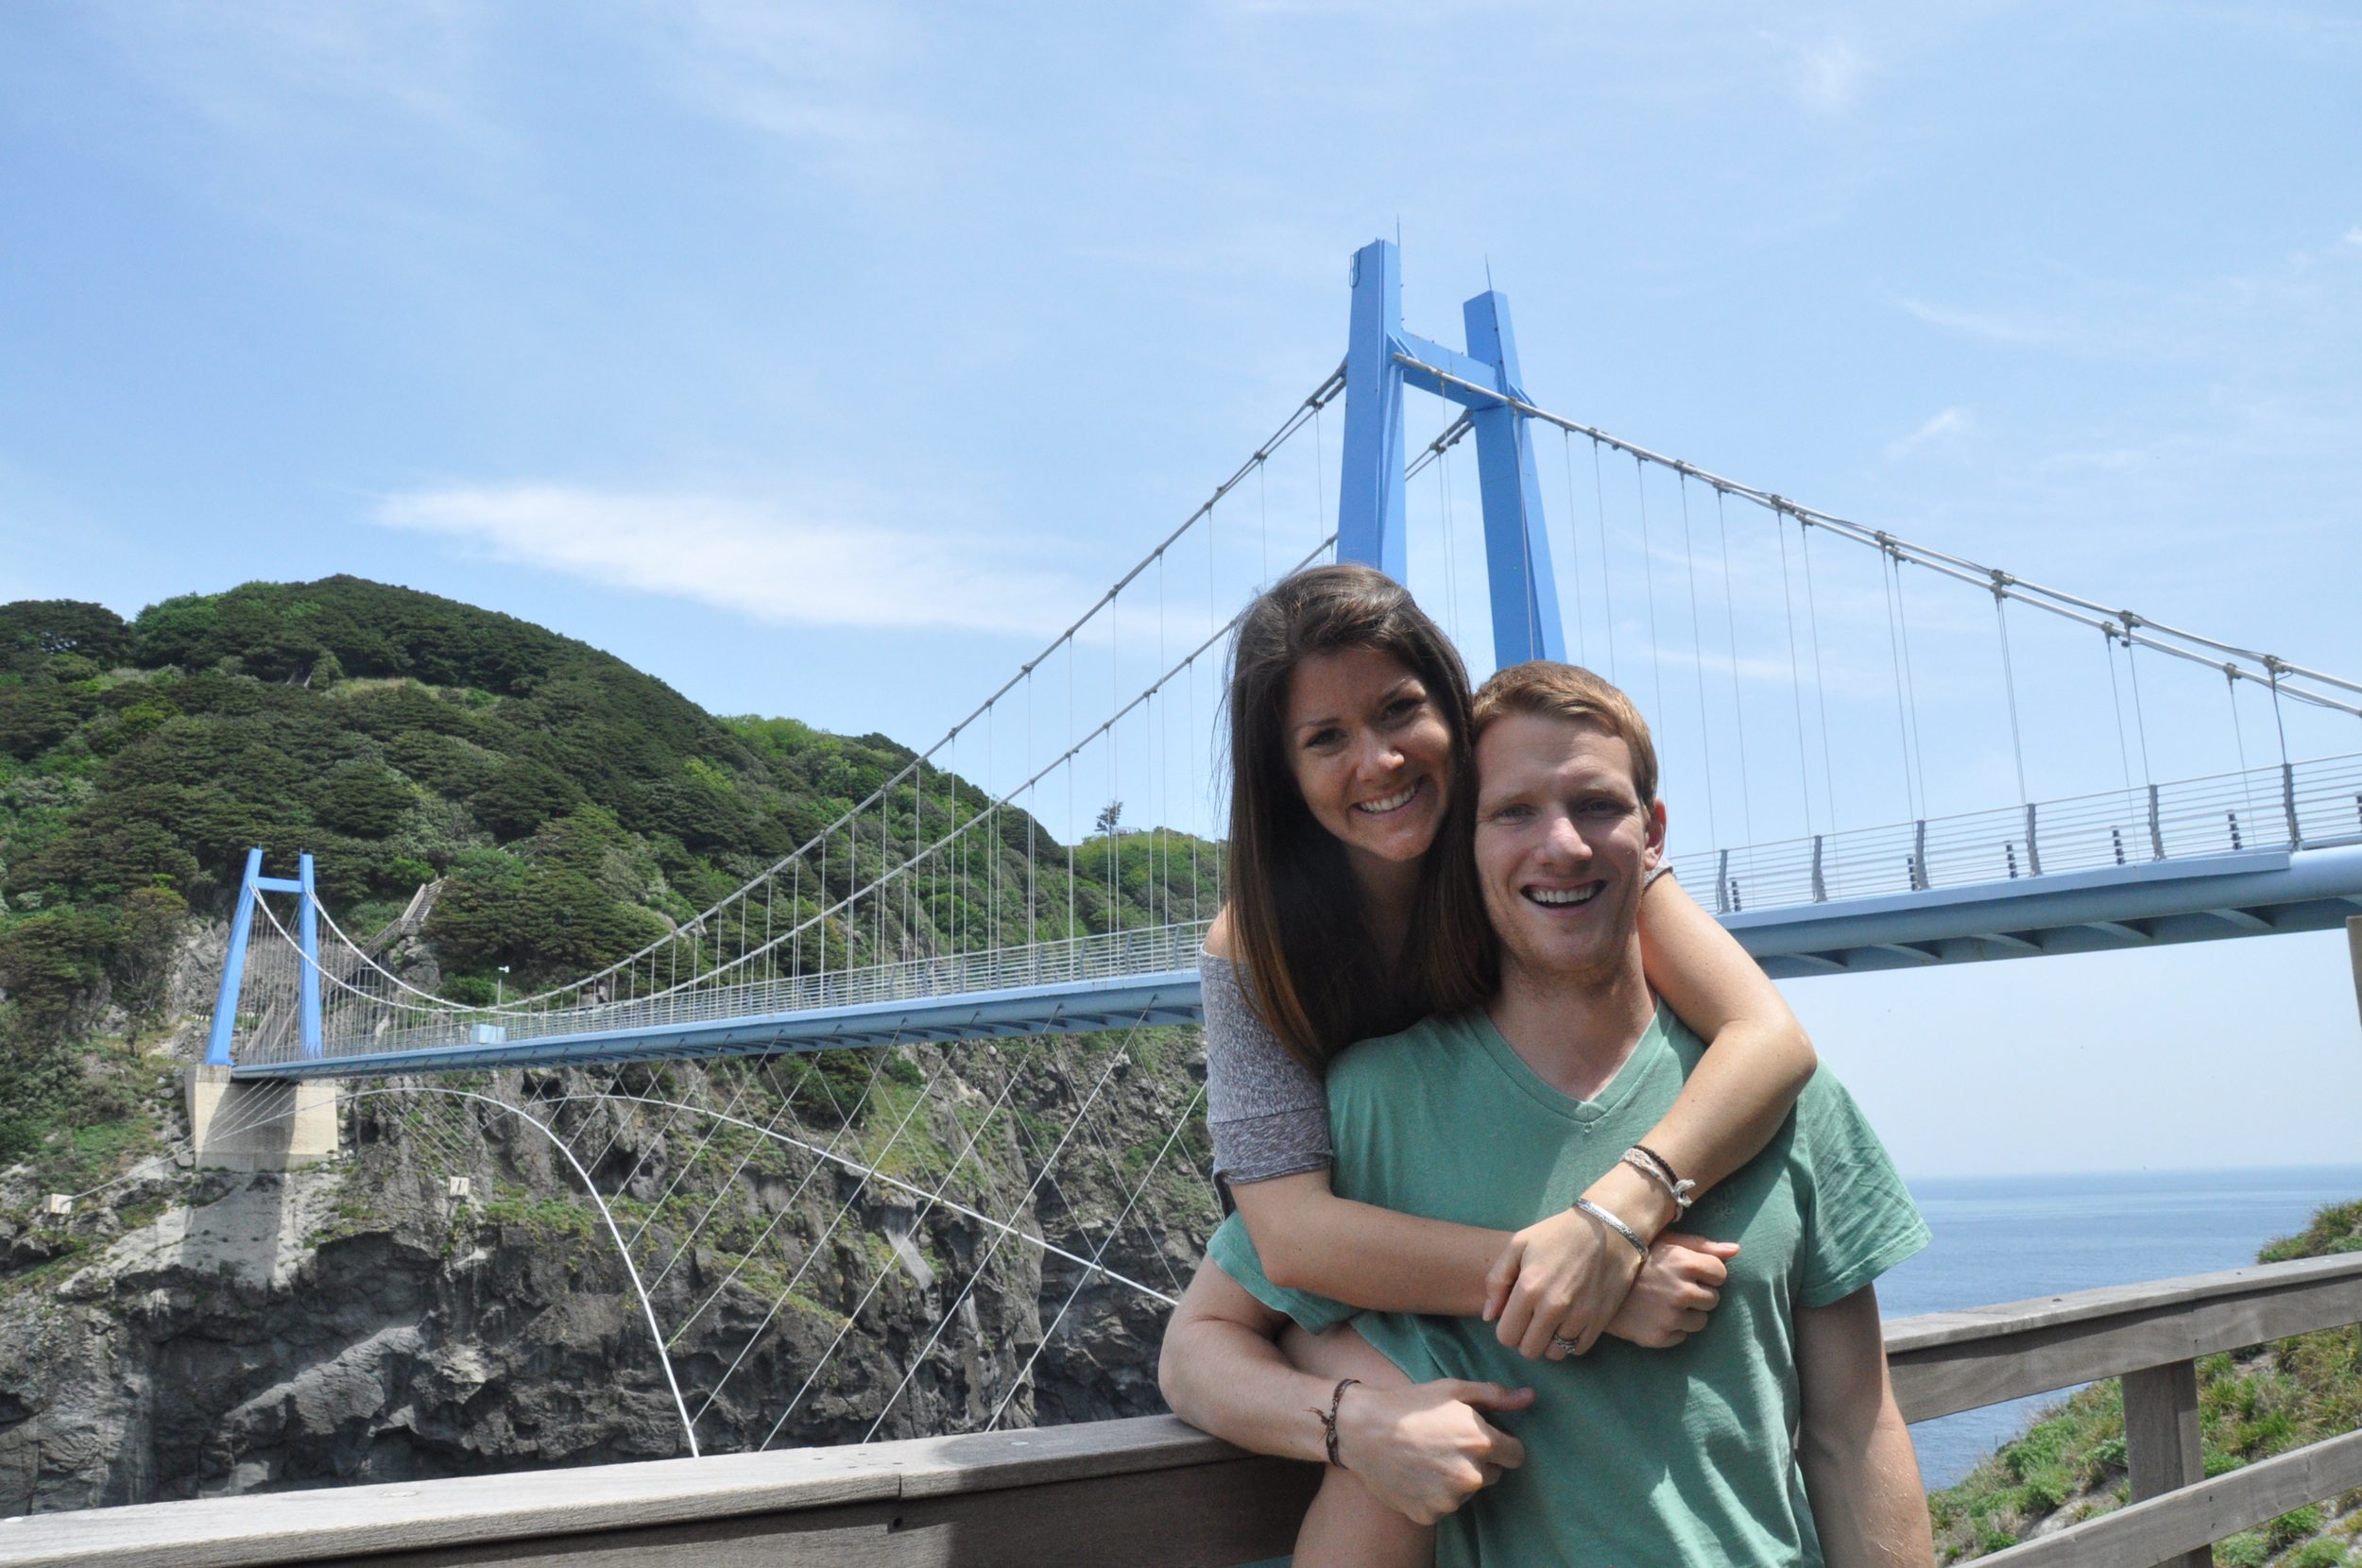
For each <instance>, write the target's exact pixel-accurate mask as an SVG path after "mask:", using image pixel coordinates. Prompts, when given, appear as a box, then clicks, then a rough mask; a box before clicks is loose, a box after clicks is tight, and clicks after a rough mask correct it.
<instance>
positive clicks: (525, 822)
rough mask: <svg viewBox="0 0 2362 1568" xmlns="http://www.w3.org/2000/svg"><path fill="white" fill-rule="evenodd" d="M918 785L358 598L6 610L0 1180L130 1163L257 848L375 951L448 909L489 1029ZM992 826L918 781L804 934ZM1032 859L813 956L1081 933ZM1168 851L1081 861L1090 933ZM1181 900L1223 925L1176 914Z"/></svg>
mask: <svg viewBox="0 0 2362 1568" xmlns="http://www.w3.org/2000/svg"><path fill="white" fill-rule="evenodd" d="M912 755H913V754H912V753H911V752H910V751H909V750H908V749H907V748H905V747H903V746H900V745H899V744H897V743H895V742H894V741H888V740H887V739H885V738H884V737H883V736H880V735H869V736H862V737H858V738H852V737H845V736H838V735H830V734H826V733H823V732H821V731H818V730H814V729H813V728H811V727H809V726H807V725H804V724H798V723H796V721H794V720H792V719H754V718H745V719H725V718H717V717H715V716H714V715H711V714H709V713H707V712H705V711H704V710H703V709H701V708H699V707H696V705H694V704H693V703H691V702H690V701H688V700H687V699H686V698H684V697H682V696H681V695H680V694H679V693H678V692H676V691H674V690H672V689H671V688H669V687H667V686H665V685H664V684H663V683H662V682H660V681H658V680H656V679H654V678H652V677H650V676H648V675H645V674H642V673H640V672H638V671H636V670H634V669H632V668H631V667H629V666H628V665H626V664H625V663H623V662H622V661H621V660H619V659H616V658H614V657H612V656H608V655H607V654H604V653H601V652H599V651H598V650H597V649H595V648H591V647H590V646H588V645H586V644H584V643H581V642H577V641H575V640H573V639H570V638H564V637H559V636H557V635H556V634H554V633H551V632H549V631H546V630H544V629H542V628H540V627H539V626H535V625H531V624H529V623H527V622H522V621H519V620H516V619H514V618H512V617H509V616H505V615H499V614H495V613H492V612H489V611H486V610H480V609H476V608H474V607H472V606H470V605H462V604H458V603H455V602H454V601H451V600H448V599H440V598H436V597H435V596H433V595H431V594H424V593H418V592H413V591H411V590H410V589H407V588H391V587H387V586H385V585H383V584H377V583H369V582H364V581H362V580H360V579H357V578H351V577H331V578H327V579H325V580H323V581H320V582H317V583H301V584H274V583H249V584H247V585H245V586H243V587H241V588H233V589H231V591H229V592H226V593H220V594H200V595H191V596H188V597H185V598H178V599H169V600H166V601H164V602H163V603H162V604H158V605H150V606H149V607H147V608H146V609H145V610H143V611H142V612H141V613H140V615H139V616H138V618H137V619H136V620H133V621H131V622H125V621H124V620H123V619H122V618H120V617H119V616H117V615H115V614H114V613H113V612H111V611H110V610H108V609H106V608H105V607H104V606H101V605H89V604H81V603H77V602H71V601H22V602H18V603H14V604H9V605H0V991H5V993H6V1000H5V1001H0V1167H5V1166H7V1165H9V1164H11V1163H14V1162H17V1161H20V1160H25V1159H28V1158H30V1159H34V1160H36V1161H37V1162H39V1163H40V1164H41V1165H42V1167H43V1174H44V1176H50V1175H54V1177H55V1181H56V1183H57V1185H68V1184H69V1183H70V1181H71V1179H72V1178H74V1177H76V1176H77V1175H78V1176H83V1177H87V1176H88V1175H89V1174H90V1173H91V1171H92V1170H93V1169H94V1167H97V1166H101V1165H104V1164H105V1163H107V1162H108V1161H109V1160H110V1159H111V1158H115V1157H118V1156H119V1154H120V1151H121V1150H123V1149H125V1148H128V1147H129V1146H132V1145H135V1144H137V1143H138V1142H139V1141H140V1133H139V1130H140V1129H141V1128H142V1127H144V1126H145V1121H146V1113H145V1109H144V1106H145V1103H146V1101H147V1099H148V1098H149V1097H152V1096H153V1095H154V1094H155V1093H156V1089H155V1083H156V1075H155V1073H154V1071H153V1070H152V1069H141V1068H139V1067H138V1066H137V1065H136V1063H137V1056H138V1052H139V1049H140V1048H141V1047H142V1046H143V1044H145V1043H152V1041H153V1038H154V1036H155V1032H156V1031H157V1029H158V1028H159V1027H160V1026H161V1025H162V1024H163V1023H164V1022H165V1021H166V1018H167V1015H168V1014H172V1013H173V1012H175V1009H174V1006H173V1003H174V997H172V995H171V980H172V975H173V968H174V955H175V954H176V952H177V951H179V950H180V947H181V946H182V945H183V944H184V943H185V942H186V940H187V939H188V937H189V935H190V934H191V932H192V930H193V929H194V928H193V925H192V922H193V921H196V920H198V919H202V918H208V917H213V918H218V917H219V916H220V915H221V914H222V913H223V912H226V910H227V907H228V903H229V901H230V898H231V895H233V894H234V892H235V890H236V886H237V878H238V873H239V869H240V867H241V865H242V863H243V861H244V857H245V853H246V850H247V847H248V845H250V844H262V845H264V846H265V848H266V849H267V851H268V853H269V857H270V860H269V869H270V870H271V871H272V872H274V873H275V874H281V875H285V874H291V873H292V871H293V869H294V861H295V852H296V851H297V850H299V849H308V850H310V851H312V852H313V854H314V855H315V857H316V859H317V871H318V878H319V886H320V890H321V895H322V898H323V901H324V902H325V903H326V904H327V905H328V906H329V908H330V910H331V912H332V913H333V914H334V917H335V918H336V919H337V921H338V922H339V924H340V925H342V926H343V927H344V928H345V929H347V930H349V931H351V932H353V933H354V934H355V935H356V936H358V935H360V934H362V933H364V932H366V931H368V930H369V929H374V928H375V927H376V926H377V925H379V924H381V923H383V922H384V921H385V920H386V919H388V918H390V917H391V916H392V915H393V914H394V913H396V912H399V911H400V910H401V908H402V905H403V904H404V903H405V902H406V901H407V900H408V899H409V897H410V896H411V895H412V894H413V893H414V892H415V891H416V890H417V889H418V888H419V885H420V884H422V883H424V882H427V881H429V880H431V879H435V878H442V879H443V888H442V891H441V894H440V896H439V897H438V898H437V900H436V903H435V906H434V912H433V914H432V916H431V918H430V921H429V924H428V926H427V929H426V930H425V932H424V935H425V938H426V939H427V942H428V943H429V945H430V946H431V947H432V950H433V952H434V954H435V957H436V963H438V965H439V968H440V971H441V985H442V988H443V991H444V994H446V995H448V996H451V997H455V998H457V999H462V1000H468V1001H478V1000H488V999H490V991H491V979H490V977H491V975H492V973H493V971H494V969H495V967H496V966H498V965H502V964H506V965H508V966H510V968H511V969H512V970H513V971H514V973H513V974H512V975H511V977H510V980H509V983H510V984H511V986H512V987H514V986H518V985H532V984H536V983H540V982H548V981H556V980H563V979H567V978H571V977H573V976H575V975H579V974H582V973H584V972H586V971H588V970H590V969H594V968H596V967H598V966H600V965H602V964H605V963H609V962H611V961H613V960H615V959H618V958H621V957H623V956H625V954H627V953H629V952H631V951H633V950H635V949H637V948H638V947H640V946H642V945H644V944H646V943H647V942H649V941H651V940H654V939H656V938H659V937H661V936H662V935H663V934H664V933H666V932H667V931H669V930H671V929H673V928H674V926H675V924H676V923H677V922H681V921H685V920H688V919H690V918H691V917H692V916H693V915H694V914H696V913H697V912H700V911H702V910H704V909H706V908H707V907H709V906H710V904H711V903H712V902H713V901H714V900H715V899H717V898H719V897H721V896H722V895H725V894H727V893H728V892H729V891H730V890H731V889H732V888H734V887H736V886H738V885H739V884H740V883H742V882H743V881H745V879H746V878H749V877H750V876H753V875H754V874H756V873H757V872H759V871H760V870H762V868H763V867H764V866H767V865H769V864H771V863H773V862H774V861H777V860H778V859H779V857H780V856H782V855H785V854H788V853H789V852H791V851H793V850H795V849H796V847H797V846H799V845H801V844H804V843H805V842H806V841H807V840H808V839H809V838H810V837H811V836H812V835H813V833H814V832H815V831H816V830H818V829H819V828H821V827H823V826H825V825H826V824H828V823H830V821H832V820H834V819H835V818H836V817H837V816H838V815H839V814H840V813H842V812H843V811H845V810H847V809H848V808H849V807H851V806H852V805H854V804H855V803H856V802H858V801H860V800H862V799H863V798H864V797H865V796H867V795H868V794H869V793H872V792H873V791H875V790H876V789H877V788H878V787H879V786H880V785H881V783H882V782H884V780H885V779H887V778H888V777H889V776H891V775H893V774H895V773H896V772H898V771H899V770H900V769H901V768H902V767H903V766H904V765H905V764H906V763H908V762H909V761H910V760H911V758H912ZM922 796H923V798H922ZM985 804H986V800H985V797H984V794H983V793H981V792H980V791H978V790H977V789H976V788H974V787H973V786H971V785H968V784H967V783H965V782H963V781H960V780H958V779H955V778H951V777H949V776H947V775H943V774H940V773H936V772H934V771H933V770H927V771H926V772H925V773H924V774H923V775H922V776H921V777H920V778H918V779H917V780H915V781H914V782H913V783H909V784H905V785H904V786H902V787H901V788H900V789H899V791H898V792H897V793H896V797H895V798H894V799H892V800H890V801H889V803H888V806H889V809H888V810H886V811H884V812H883V813H881V820H882V822H883V823H884V824H885V827H883V829H882V831H883V832H884V834H885V837H886V842H885V843H884V844H880V843H879V837H878V835H877V834H875V833H872V834H869V835H868V836H867V837H866V840H865V843H864V848H863V853H864V855H865V856H866V859H864V860H860V861H852V860H848V859H847V856H846V855H844V854H837V855H835V856H834V857H833V858H832V859H831V860H830V863H829V865H828V867H827V876H826V882H825V884H824V883H823V880H822V877H821V873H820V868H819V867H818V865H817V864H815V865H814V866H813V869H812V874H811V876H810V878H809V879H808V882H809V887H810V889H811V896H810V901H809V902H808V903H807V905H806V906H805V908H804V909H803V911H802V913H803V914H804V915H806V916H810V915H812V914H813V913H815V912H817V911H818V910H819V908H820V907H821V900H822V897H823V892H824V886H825V892H826V894H827V895H829V896H832V897H843V896H844V895H846V894H847V893H848V892H849V891H850V890H851V889H852V888H853V887H855V886H856V885H859V882H864V881H866V880H867V879H868V878H874V877H875V876H876V875H877V874H878V872H879V870H880V868H881V863H882V864H891V863H895V861H899V859H900V858H901V857H902V856H905V855H907V854H908V853H909V851H910V848H911V846H912V844H914V843H915V842H916V835H917V833H918V831H919V830H920V829H921V828H922V827H923V829H924V831H925V832H926V834H927V835H928V836H929V837H930V838H933V837H936V836H939V835H940V834H941V833H943V832H944V831H946V830H948V829H949V828H950V827H953V826H956V824H957V822H958V821H960V820H963V819H964V818H966V817H968V816H972V815H973V814H974V813H975V812H977V811H979V810H982V809H983V808H984V805H985ZM898 835H899V836H898ZM1029 836H1030V837H1031V838H1032V839H1033V840H1034V841H1035V842H1036V843H1038V844H1042V845H1045V846H1048V845H1052V844H1054V843H1055V841H1054V840H1053V838H1052V837H1051V835H1049V834H1048V833H1047V832H1046V831H1044V830H1043V829H1042V828H1041V827H1039V825H1038V824H1034V823H1030V822H1029V821H1028V820H1027V819H1026V818H1025V817H1024V815H1023V814H1022V813H1018V812H1007V813H1004V814H1003V816H1002V818H1001V827H1000V829H999V833H998V837H999V839H1000V842H1001V847H1000V851H999V853H1000V854H1001V857H1002V860H1003V864H1002V865H1001V867H1000V868H999V875H998V876H997V877H996V876H995V875H993V873H992V871H991V869H990V868H988V867H987V866H986V865H985V864H984V861H985V860H986V857H985V856H984V855H982V854H975V855H971V856H970V857H969V858H968V861H967V866H966V869H965V871H964V872H963V873H962V874H961V875H958V876H953V877H950V878H941V879H939V880H938V882H936V883H935V884H933V885H931V888H930V899H929V901H927V902H925V903H923V904H921V903H918V902H916V901H914V902H913V903H912V905H911V907H909V908H907V909H905V910H903V911H900V912H897V913H896V914H895V915H894V916H893V917H892V918H891V920H889V921H888V922H886V923H885V924H884V926H883V928H882V929H876V928H873V929H870V930H866V931H846V930H840V929H825V930H824V939H825V940H827V941H829V942H830V945H831V946H830V950H831V952H832V954H833V955H834V962H836V963H843V962H844V961H845V959H846V957H847V944H851V945H852V948H851V956H852V957H854V958H856V959H860V958H864V957H866V956H868V955H867V949H868V948H872V947H879V946H882V948H883V951H884V955H885V956H895V955H898V954H900V953H908V952H924V951H929V950H933V946H934V945H935V944H936V943H937V942H938V941H939V940H940V939H941V938H942V937H943V935H944V933H947V932H949V931H950V930H951V929H954V928H955V927H956V928H960V929H967V928H968V927H969V925H970V923H971V922H973V921H974V920H976V919H978V918H980V917H981V916H982V915H983V914H984V904H985V902H986V900H987V898H988V896H989V893H988V889H990V888H991V887H992V886H994V885H995V884H996V883H997V885H998V887H999V888H1000V890H1001V900H1002V904H1003V907H1002V908H1001V909H999V910H998V911H996V912H994V917H995V918H996V919H997V921H998V922H999V925H1000V929H1001V930H1003V931H1004V932H1021V931H1022V930H1023V929H1024V923H1025V922H1026V921H1027V920H1028V919H1035V920H1036V929H1038V930H1040V931H1041V932H1042V934H1045V935H1059V934H1065V931H1064V922H1065V921H1066V918H1067V915H1066V909H1065V905H1064V902H1063V900H1060V901H1059V903H1058V907H1057V908H1056V909H1055V910H1054V911H1053V910H1050V909H1047V908H1045V909H1043V910H1042V911H1040V912H1033V911H1028V910H1026V909H1025V908H1023V907H1022V905H1021V904H1018V905H1016V906H1010V905H1009V902H1008V901H1009V899H1010V897H1011V896H1013V893H1012V890H1014V889H1018V888H1021V887H1022V886H1023V878H1022V872H1021V867H1018V868H1017V875H1015V876H1014V877H1012V876H1011V875H1009V872H1010V870H1011V869H1012V867H1016V861H1015V857H1016V856H1017V854H1018V852H1019V850H1020V849H1021V847H1022V846H1023V845H1024V844H1026V843H1027V842H1028V839H1029ZM1168 843H1169V840H1168V838H1167V837H1166V836H1164V835H1161V834H1157V833H1154V832H1150V833H1123V834H1120V835H1119V834H1108V835H1104V836H1102V837H1098V838H1094V839H1093V840H1092V841H1091V842H1089V843H1088V844H1080V845H1077V846H1076V850H1075V857H1076V862H1077V871H1078V878H1077V880H1078V884H1079V885H1078V888H1077V893H1076V900H1075V912H1074V925H1075V927H1076V928H1077V929H1082V930H1097V929H1112V928H1115V927H1120V926H1125V925H1134V924H1141V923H1145V921H1146V920H1147V918H1148V916H1147V913H1146V911H1147V909H1148V907H1149V900H1150V896H1151V893H1152V888H1151V881H1152V875H1153V874H1163V875H1178V876H1187V875H1188V864H1189V861H1188V858H1187V857H1181V856H1175V855H1172V854H1171V853H1163V854H1159V853H1157V852H1156V851H1157V849H1158V847H1159V846H1161V845H1165V844H1168ZM1013 846H1015V847H1013ZM1110 854H1112V855H1114V856H1115V857H1116V859H1117V865H1116V868H1115V869H1116V876H1115V878H1114V883H1115V887H1116V892H1115V895H1114V896H1113V897H1112V898H1111V897H1110V896H1109V895H1108V893H1107V889H1108V886H1109V878H1108V875H1107V872H1108V867H1107V858H1108V857H1109V855H1110ZM1199 859H1200V861H1202V863H1203V864H1204V865H1205V866H1206V867H1207V868H1208V869H1210V867H1211V864H1212V857H1210V856H1206V857H1200V858H1199ZM1168 867H1169V868H1171V869H1170V871H1167V870H1165V869H1164V868H1168ZM857 878H858V879H859V881H857V880H856V879H857ZM1192 892H1195V893H1197V894H1198V895H1200V896H1201V897H1207V898H1210V893H1211V890H1210V889H1209V888H1207V889H1194V890H1193V889H1190V888H1187V887H1184V888H1179V889H1173V890H1171V896H1172V898H1174V899H1175V900H1176V901H1185V900H1188V899H1189V898H1190V896H1191V894H1192ZM1164 896H1165V892H1164V891H1162V890H1159V891H1158V892H1157V897H1158V899H1159V901H1161V900H1162V898H1163V897H1164ZM1207 907H1210V903H1208V905H1207ZM781 913H782V914H783V915H784V914H785V913H787V912H786V911H781ZM1053 920H1054V921H1056V922H1057V923H1058V924H1057V926H1056V927H1055V928H1052V927H1051V926H1050V922H1051V921H1053ZM705 950H706V951H707V952H709V953H710V952H711V951H712V944H711V942H710V941H709V943H708V945H707V946H706V949H705ZM185 968H186V965H185V964H183V969H184V971H185ZM181 984H182V987H183V989H184V991H185V988H186V986H187V984H188V977H187V975H186V974H185V972H184V973H183V975H182V979H181ZM191 1003H192V998H190V997H187V996H185V995H184V996H182V997H180V1003H179V1008H178V1012H179V1013H180V1014H188V1013H189V1012H190V1011H192V1006H191ZM179 1021H180V1022H183V1023H185V1022H186V1021H187V1020H186V1018H185V1016H183V1017H181V1018H180V1020H179Z"/></svg>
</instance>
